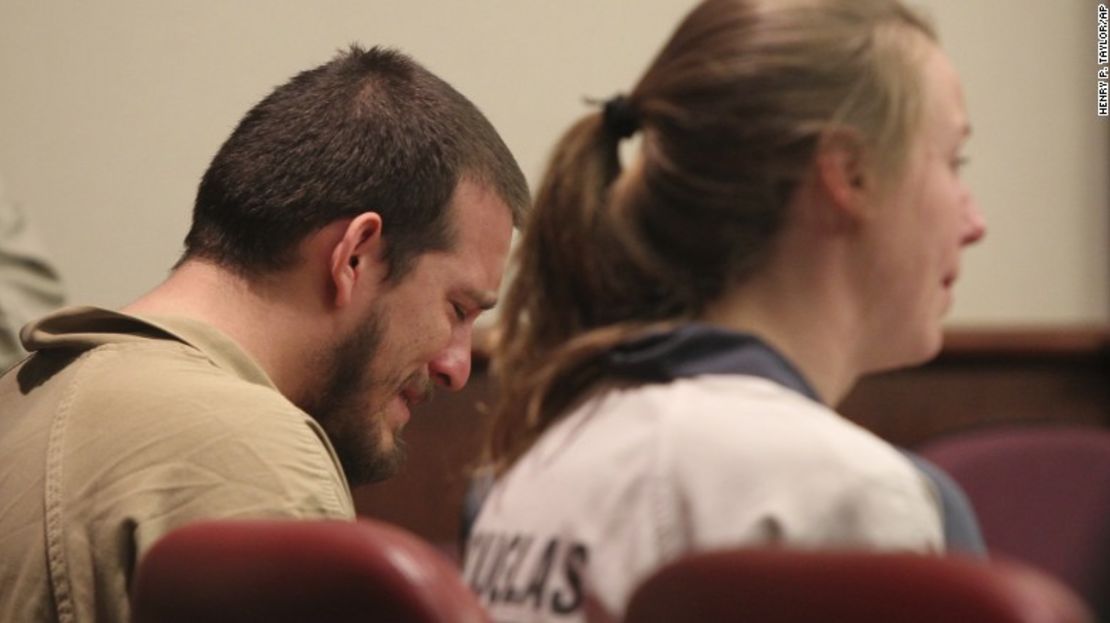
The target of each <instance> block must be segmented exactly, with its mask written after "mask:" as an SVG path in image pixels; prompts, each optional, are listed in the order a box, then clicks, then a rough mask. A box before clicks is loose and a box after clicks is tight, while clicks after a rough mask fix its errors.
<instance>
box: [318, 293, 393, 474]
mask: <svg viewBox="0 0 1110 623" xmlns="http://www.w3.org/2000/svg"><path fill="white" fill-rule="evenodd" d="M382 334H383V327H382V314H381V312H380V310H379V309H377V308H375V309H373V310H371V311H370V313H369V314H368V317H367V319H366V321H365V322H363V323H362V325H361V328H359V330H358V331H356V332H354V333H353V334H352V335H350V336H348V337H346V338H344V339H343V340H342V341H340V342H339V343H338V344H337V345H336V346H335V347H333V348H332V349H331V355H330V357H328V358H327V359H325V360H324V362H323V366H322V367H323V370H324V374H323V375H322V379H323V382H322V383H321V385H319V386H318V387H319V388H320V389H319V390H317V391H316V392H313V393H312V394H310V395H308V396H306V397H305V400H304V401H303V404H301V405H299V406H301V408H302V409H304V410H305V411H306V412H307V413H309V414H310V415H311V416H312V417H314V418H315V419H316V421H317V422H319V423H320V426H321V427H323V429H324V432H326V433H327V435H328V440H329V441H331V444H332V446H333V447H334V448H335V452H336V454H337V455H338V456H339V462H340V463H341V464H342V466H343V472H344V473H345V474H346V476H347V481H348V482H349V483H350V484H351V486H356V485H360V484H366V483H370V482H377V481H380V480H385V479H387V478H389V477H390V476H393V475H394V474H396V473H397V471H398V470H399V469H400V467H401V465H402V464H404V461H405V456H406V453H405V447H404V441H403V440H402V439H401V438H400V432H399V431H398V432H397V433H396V434H393V445H392V447H391V448H388V449H387V448H384V447H383V440H384V439H385V438H386V436H388V435H390V434H392V433H390V431H389V430H388V429H387V427H388V423H387V422H386V421H385V414H384V412H383V410H384V409H385V407H386V405H387V404H388V402H389V401H390V400H391V399H392V398H393V396H394V395H395V394H396V392H397V391H399V389H400V387H401V385H402V382H403V379H400V378H396V379H390V378H387V379H378V378H373V377H372V373H371V368H372V366H373V362H374V360H375V358H376V357H377V355H378V354H379V353H378V352H377V351H378V348H379V347H380V346H381V340H382Z"/></svg>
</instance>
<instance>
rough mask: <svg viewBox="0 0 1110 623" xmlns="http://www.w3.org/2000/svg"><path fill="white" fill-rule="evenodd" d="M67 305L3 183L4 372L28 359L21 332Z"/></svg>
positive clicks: (0, 282) (0, 308) (0, 326)
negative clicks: (29, 323)
mask: <svg viewBox="0 0 1110 623" xmlns="http://www.w3.org/2000/svg"><path fill="white" fill-rule="evenodd" d="M64 302H65V295H64V293H63V289H62V283H61V279H60V278H59V277H58V272H57V271H56V270H55V269H54V266H53V265H51V263H50V259H49V258H48V256H47V253H46V249H45V247H43V245H42V242H41V241H40V240H39V237H38V235H37V234H36V233H35V230H34V229H33V228H32V227H31V224H30V222H28V220H27V215H26V214H24V213H23V211H22V210H20V209H19V207H18V206H17V205H16V204H15V202H13V201H12V200H11V199H10V198H9V197H8V195H7V192H6V189H5V188H4V180H3V179H0V372H3V371H4V370H7V369H8V368H10V367H11V366H13V365H15V363H16V362H17V361H19V360H20V359H21V358H23V356H24V355H26V351H24V350H23V347H22V345H20V342H19V330H20V328H22V327H23V325H25V324H27V323H28V322H30V321H32V320H34V319H36V318H38V317H39V316H42V315H45V314H47V313H49V312H52V311H54V310H55V309H57V308H59V307H61V306H62V304H63V303H64Z"/></svg>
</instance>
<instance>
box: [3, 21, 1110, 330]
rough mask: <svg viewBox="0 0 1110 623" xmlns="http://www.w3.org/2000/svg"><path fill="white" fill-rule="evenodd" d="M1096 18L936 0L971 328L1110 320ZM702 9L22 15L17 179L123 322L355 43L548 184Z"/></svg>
mask: <svg viewBox="0 0 1110 623" xmlns="http://www.w3.org/2000/svg"><path fill="white" fill-rule="evenodd" d="M1095 4H1096V3H1094V2H1090V1H1089V0H1061V1H1059V2H1045V1H1043V0H1020V1H1006V0H974V1H967V2H965V1H963V0H930V1H929V2H927V3H926V6H927V7H928V8H929V9H930V10H931V11H932V13H933V15H934V16H935V17H936V18H937V21H938V22H939V25H940V29H941V33H942V36H943V40H944V44H945V46H946V48H947V49H948V50H949V52H950V54H951V56H952V57H953V58H954V60H955V63H956V65H957V67H959V68H960V69H961V71H962V73H963V74H964V77H965V82H966V89H967V96H968V101H969V107H970V110H971V114H972V118H973V124H974V126H975V138H974V139H973V141H972V143H971V145H970V150H969V152H970V155H971V157H972V164H971V166H970V168H969V169H968V171H967V176H968V179H969V181H970V183H971V185H972V187H973V188H974V190H975V191H976V193H977V195H978V198H979V200H980V202H981V204H982V206H983V210H984V212H985V213H986V216H987V218H988V219H989V221H990V227H991V231H990V234H989V237H988V239H987V240H986V241H985V243H984V244H983V245H982V246H981V247H979V248H978V249H976V250H974V251H973V252H971V253H970V254H969V255H968V257H967V261H966V265H965V270H964V277H963V279H962V282H961V284H960V285H959V289H958V293H957V296H958V300H959V303H958V304H957V306H956V308H955V310H954V314H953V322H954V323H956V324H1014V323H1020V324H1030V323H1033V324H1041V323H1085V322H1105V321H1107V320H1110V256H1108V249H1107V247H1108V246H1110V207H1108V206H1110V183H1108V173H1107V172H1108V170H1110V154H1108V152H1110V122H1108V121H1107V120H1106V119H1097V118H1096V117H1095V114H1094V109H1095V103H1094V100H1095V95H1094V93H1095V80H1094V69H1093V67H1094V53H1095V47H1094V41H1095V39H1094V6H1095ZM689 6H690V3H689V2H688V1H687V0H559V1H558V2H556V1H551V0H471V1H468V2H462V1H456V0H361V1H358V2H355V1H352V0H321V1H319V2H307V1H297V2H294V1H291V0H286V1H285V2H278V1H275V0H190V1H188V2H174V3H171V2H160V1H153V2H151V1H149V0H142V1H140V0H97V1H95V2H78V1H77V0H0V85H2V87H0V88H2V91H0V175H3V176H4V177H5V178H6V179H7V182H8V188H9V191H10V194H11V195H12V196H13V197H14V198H16V199H17V200H19V201H20V203H22V204H23V206H24V207H25V209H26V210H27V211H28V212H29V213H30V214H31V216H32V218H34V219H35V221H36V222H37V223H38V225H39V226H40V228H42V229H43V230H45V231H44V232H43V233H44V237H45V238H46V241H47V243H48V244H49V245H50V246H51V247H52V249H53V251H54V253H55V255H56V256H57V260H58V263H59V265H60V267H61V270H62V271H63V273H64V275H65V276H66V278H67V283H68V286H69V290H70V292H71V295H72V299H73V300H74V301H76V302H88V303H94V304H101V305H108V306H117V305H120V304H123V303H125V302H127V301H128V300H129V299H131V298H133V297H135V296H137V295H138V294H139V293H140V292H142V291H143V290H144V289H145V288H147V287H149V286H150V285H152V284H153V283H155V282H156V281H158V280H159V279H160V278H161V277H162V276H163V275H164V274H165V271H166V270H167V268H168V267H169V266H170V264H171V263H172V262H173V260H174V259H175V257H176V256H177V254H178V252H179V250H180V240H181V238H182V237H183V235H184V233H185V230H186V227H187V223H188V217H189V210H190V206H191V202H192V196H193V192H194V189H195V186H196V183H197V181H198V179H199V177H200V175H201V174H202V172H203V170H204V167H205V166H206V164H207V161H208V160H209V158H210V157H211V156H212V154H213V153H214V152H215V150H216V149H217V148H218V147H219V144H220V142H221V141H222V140H223V139H224V138H225V137H226V135H227V134H228V133H229V132H230V130H231V128H232V127H233V126H234V124H235V123H236V121H237V120H238V119H239V117H240V116H241V115H242V114H243V113H244V112H245V111H246V110H247V109H248V108H249V107H250V106H251V105H252V104H253V103H254V102H256V101H257V100H258V99H259V98H261V97H262V96H263V95H265V94H266V93H267V92H268V91H269V90H270V89H271V88H272V87H273V86H274V85H276V84H277V83H279V82H282V81H283V80H285V79H286V78H287V77H289V76H290V75H292V74H293V73H295V72H296V71H298V70H301V69H305V68H307V67H309V66H312V65H315V64H318V63H321V62H323V61H325V60H327V59H328V58H329V57H330V56H331V55H332V54H333V53H334V51H335V50H336V49H338V48H340V47H343V46H345V45H346V44H347V43H350V42H354V41H359V42H363V43H365V44H368V45H370V44H375V43H381V44H388V45H392V46H397V47H400V48H402V49H403V50H405V51H407V52H409V53H411V54H413V55H414V56H415V57H417V58H418V59H420V60H421V61H422V62H424V63H425V64H426V65H428V66H429V67H430V68H431V69H432V70H433V71H435V72H437V73H438V74H440V75H441V76H443V77H444V78H445V79H447V80H448V81H450V82H452V83H453V84H454V85H455V86H456V87H457V88H459V89H460V90H461V91H463V92H464V93H466V94H467V95H469V96H470V97H471V98H472V99H473V100H474V101H475V102H476V103H477V104H478V105H479V106H480V107H481V108H482V109H483V110H485V111H486V113H487V114H488V115H489V117H490V118H491V120H492V121H493V122H494V124H495V125H496V126H498V128H500V129H501V131H502V133H503V135H504V137H505V140H506V142H507V143H508V144H509V146H510V148H512V149H513V151H514V152H515V153H516V154H517V155H518V157H519V159H520V161H521V164H522V166H523V167H524V169H525V172H526V173H528V175H529V177H530V179H531V180H532V181H533V182H535V180H536V178H537V176H538V174H539V172H540V170H541V167H542V163H543V160H544V158H545V155H546V152H547V149H548V148H549V146H550V145H551V144H552V142H553V141H554V140H555V138H556V137H557V136H558V134H559V133H560V132H561V130H562V129H563V128H565V127H566V126H567V124H568V123H569V122H570V121H571V120H572V119H574V118H575V117H576V116H577V115H579V114H582V113H583V112H584V111H585V107H584V106H583V104H582V101H581V98H582V97H583V96H594V97H604V96H607V95H609V94H611V93H613V92H615V91H618V90H621V89H625V88H627V87H628V86H629V85H630V84H631V82H632V81H633V80H634V79H635V77H636V76H637V75H638V73H639V72H640V70H641V69H642V68H643V67H644V65H645V64H646V63H647V61H648V59H649V57H650V56H651V55H652V54H653V53H654V52H655V50H656V49H657V48H658V46H659V45H660V44H661V43H662V41H663V39H664V37H665V36H666V35H667V33H668V32H669V30H670V29H671V28H672V27H673V25H674V23H675V22H676V20H677V19H678V17H679V16H680V15H681V14H682V13H683V12H684V11H685V10H686V9H687V8H688V7H689Z"/></svg>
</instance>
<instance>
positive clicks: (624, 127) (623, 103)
mask: <svg viewBox="0 0 1110 623" xmlns="http://www.w3.org/2000/svg"><path fill="white" fill-rule="evenodd" d="M602 121H603V123H604V124H605V128H606V129H607V130H608V131H609V133H610V134H612V135H613V136H615V137H616V138H617V140H620V139H622V138H628V137H630V136H632V135H633V134H635V133H636V131H637V130H639V129H640V115H639V114H638V113H637V112H636V109H635V108H634V107H633V106H632V104H631V103H630V102H629V101H628V98H626V97H625V96H623V95H616V96H614V97H612V98H610V99H608V100H606V102H605V106H604V108H603V109H602Z"/></svg>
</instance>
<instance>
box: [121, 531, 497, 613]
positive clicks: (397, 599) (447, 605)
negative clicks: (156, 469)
mask: <svg viewBox="0 0 1110 623" xmlns="http://www.w3.org/2000/svg"><path fill="white" fill-rule="evenodd" d="M131 593H132V597H131V603H132V620H133V621H134V623H177V622H181V623H185V622H190V623H192V622H196V621H205V622H206V623H224V622H227V623H231V622H235V623H254V622H262V621H265V622H267V623H293V622H304V621H327V622H329V623H355V622H371V621H373V622H380V621H389V622H391V623H488V620H489V619H488V618H487V616H486V614H485V612H484V610H483V608H482V607H481V605H480V604H479V603H478V601H477V600H476V599H475V597H474V596H473V595H472V594H471V593H470V591H469V589H467V588H466V586H465V585H464V584H463V582H462V580H461V578H460V577H459V574H458V571H457V570H456V568H455V567H454V566H453V565H452V564H451V563H450V562H448V561H447V560H446V559H445V558H444V557H443V556H442V555H441V554H439V553H438V552H437V551H435V550H434V549H433V548H432V547H431V546H430V545H428V544H426V543H424V542H423V541H421V540H420V539H419V538H417V537H416V536H414V535H412V534H410V533H408V532H406V531H404V530H401V529H400V528H397V527H393V526H389V525H386V524H383V523H379V522H373V521H366V520H362V521H358V522H339V521H260V520H259V521H256V520H251V521H209V522H203V523H196V524H190V525H187V526H184V527H182V528H180V529H178V530H175V531H173V532H171V533H169V534H168V535H166V536H165V537H164V538H162V539H160V540H159V541H158V542H156V543H155V544H154V545H153V546H152V547H151V548H150V551H149V552H148V553H147V554H146V555H145V556H144V557H143V559H142V560H141V561H140V563H139V567H138V570H137V571H136V574H135V580H134V585H133V587H132V591H131Z"/></svg>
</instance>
